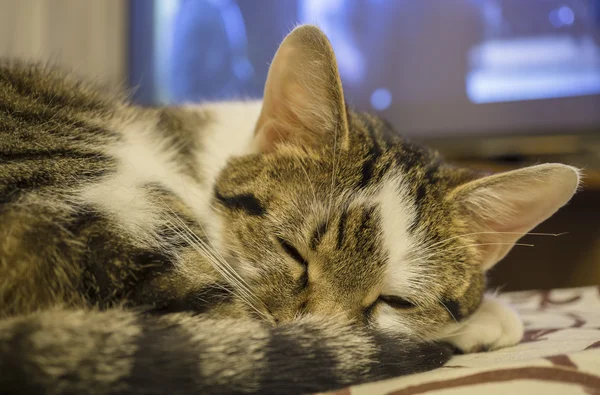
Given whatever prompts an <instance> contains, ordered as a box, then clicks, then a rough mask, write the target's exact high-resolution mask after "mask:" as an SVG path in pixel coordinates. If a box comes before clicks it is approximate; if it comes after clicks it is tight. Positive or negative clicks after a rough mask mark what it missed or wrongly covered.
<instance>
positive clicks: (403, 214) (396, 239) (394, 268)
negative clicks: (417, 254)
mask: <svg viewBox="0 0 600 395" xmlns="http://www.w3.org/2000/svg"><path fill="white" fill-rule="evenodd" d="M407 196H408V194H407V193H406V191H405V190H404V187H403V186H402V181H401V180H400V179H398V178H392V179H389V180H386V181H384V182H383V185H382V187H381V190H380V191H379V194H378V196H377V198H376V200H377V202H378V203H379V205H380V207H381V225H382V229H383V240H384V246H385V249H386V250H387V252H388V264H387V270H386V275H385V281H384V284H383V288H382V294H385V295H397V296H402V297H405V296H409V295H410V294H411V284H412V283H413V279H414V278H415V277H417V276H419V275H420V273H419V266H418V265H417V264H415V263H413V262H411V260H410V259H409V258H410V254H411V251H412V250H413V249H414V248H415V247H416V245H417V243H416V240H414V239H413V236H411V235H410V233H409V228H410V226H411V224H412V223H413V221H414V218H415V209H414V207H413V204H412V202H411V201H410V199H409V198H408V197H407Z"/></svg>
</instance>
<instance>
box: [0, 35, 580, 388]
mask: <svg viewBox="0 0 600 395" xmlns="http://www.w3.org/2000/svg"><path fill="white" fill-rule="evenodd" d="M578 182H579V175H578V171H577V170H576V169H575V168H572V167H569V166H565V165H560V164H546V165H539V166H534V167H529V168H524V169H521V170H516V171H512V172H507V173H503V174H498V175H483V174H479V173H476V172H473V171H470V170H467V169H461V168H455V167H452V166H450V165H448V164H446V163H444V162H443V161H442V160H441V158H440V157H439V156H438V154H437V153H435V152H433V151H430V150H428V149H425V148H422V147H419V146H416V145H413V144H411V143H409V142H407V141H406V140H405V139H404V138H402V137H400V136H398V135H397V134H396V133H394V131H393V130H392V128H391V127H390V125H389V124H387V123H385V122H384V121H382V120H381V119H379V118H377V117H375V116H373V115H369V114H364V113H359V112H354V111H351V110H350V109H349V108H348V107H347V106H346V104H345V102H344V96H343V93H342V85H341V82H340V78H339V74H338V71H337V65H336V61H335V57H334V54H333V51H332V48H331V46H330V44H329V42H328V40H327V38H326V37H325V36H324V34H323V33H322V32H321V31H320V30H319V29H318V28H316V27H312V26H301V27H298V28H296V29H295V30H293V31H292V33H290V34H289V35H288V37H287V38H286V39H285V40H284V42H283V43H282V44H281V46H280V48H279V50H278V52H277V54H276V55H275V58H274V60H273V63H272V65H271V68H270V71H269V74H268V79H267V82H266V86H265V92H264V100H263V101H262V102H227V103H214V104H206V105H202V106H187V107H185V106H184V107H178V108H170V107H164V108H155V109H148V108H138V107H136V106H134V105H132V104H130V103H128V101H127V99H126V98H123V97H119V96H115V95H114V94H108V93H106V92H105V91H102V90H101V89H98V88H95V87H94V86H92V85H91V84H88V83H84V82H81V81H79V80H78V79H76V78H75V77H72V76H69V75H63V74H62V73H61V72H58V71H56V70H54V69H51V68H48V67H43V66H36V65H28V64H23V63H15V62H7V61H5V62H3V63H2V65H1V66H0V392H1V393H72V394H79V393H97V394H104V393H144V394H147V393H157V394H158V393H160V394H163V393H177V394H183V393H222V394H225V393H227V394H231V393H253V392H260V393H265V394H269V393H270V394H281V393H286V394H294V393H310V392H316V391H323V390H327V389H333V388H339V387H343V386H346V385H350V384H356V383H360V382H365V381H371V380H378V379H383V378H388V377H392V376H397V375H402V374H408V373H413V372H419V371H424V370H428V369H433V368H435V367H438V366H441V365H442V364H444V363H445V361H446V360H447V359H448V358H449V357H450V356H451V354H452V351H453V350H455V349H459V350H462V351H463V352H473V351H480V350H482V349H492V350H493V349H497V348H501V347H505V346H510V345H513V344H515V343H517V342H518V341H519V339H520V338H521V335H522V332H523V329H522V325H521V321H520V320H519V318H518V316H517V315H516V314H515V313H514V312H513V311H512V310H511V309H510V308H509V307H507V306H505V305H504V304H502V303H501V302H499V301H498V300H497V299H494V298H493V297H492V296H484V290H485V272H486V271H487V270H488V269H490V268H491V267H492V266H493V265H494V264H495V263H496V262H498V261H499V260H500V259H502V258H503V257H504V256H505V255H506V254H507V253H508V251H509V250H510V249H511V247H512V246H513V245H514V243H515V242H516V241H517V240H518V239H519V238H520V237H521V236H523V235H524V234H525V233H527V232H529V231H530V230H531V229H532V228H533V227H534V226H536V225H537V224H538V223H540V222H541V221H543V220H545V219H546V218H548V217H549V216H550V215H552V214H553V213H554V212H555V211H556V210H557V209H559V208H560V207H561V206H562V205H564V204H565V203H566V202H567V201H568V200H569V199H570V198H571V196H572V195H573V193H574V192H575V190H576V188H577V185H578ZM448 344H451V345H453V346H449V345H448Z"/></svg>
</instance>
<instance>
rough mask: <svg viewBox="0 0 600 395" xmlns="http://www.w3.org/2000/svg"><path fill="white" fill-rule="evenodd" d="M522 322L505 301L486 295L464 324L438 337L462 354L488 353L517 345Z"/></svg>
mask: <svg viewBox="0 0 600 395" xmlns="http://www.w3.org/2000/svg"><path fill="white" fill-rule="evenodd" d="M523 332H524V329H523V322H522V321H521V318H520V317H519V315H518V314H517V313H516V311H514V310H513V309H512V308H511V307H510V306H508V305H507V304H505V303H504V302H502V301H500V300H498V299H496V298H494V297H492V296H490V295H486V296H485V297H484V300H483V302H482V303H481V306H480V307H479V309H477V311H475V313H473V315H471V316H470V317H469V318H467V319H466V320H465V321H464V322H463V323H460V324H454V325H451V326H449V327H448V328H446V329H445V330H444V331H443V333H442V335H441V336H440V338H443V339H444V340H446V341H448V342H450V343H452V344H453V345H454V346H456V347H457V348H459V349H460V350H462V351H463V352H465V353H472V352H479V351H488V350H489V351H491V350H497V349H500V348H504V347H510V346H514V345H515V344H518V343H519V341H520V340H521V338H522V337H523Z"/></svg>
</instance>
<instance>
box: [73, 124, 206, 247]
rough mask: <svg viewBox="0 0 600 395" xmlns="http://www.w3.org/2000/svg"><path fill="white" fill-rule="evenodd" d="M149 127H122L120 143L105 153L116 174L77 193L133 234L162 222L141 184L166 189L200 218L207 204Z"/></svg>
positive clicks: (149, 229) (204, 196) (162, 142)
mask: <svg viewBox="0 0 600 395" xmlns="http://www.w3.org/2000/svg"><path fill="white" fill-rule="evenodd" d="M153 126H154V125H153V124H146V123H133V124H130V125H128V126H126V128H127V129H125V130H124V131H123V136H124V141H122V142H119V143H117V144H115V145H114V146H111V147H109V148H108V154H109V155H111V156H112V157H113V158H115V159H116V160H117V161H118V169H117V172H116V173H115V174H112V175H110V176H109V177H107V178H106V179H105V180H104V181H102V182H100V183H96V184H93V185H90V186H86V187H84V188H83V189H82V191H81V192H80V198H81V199H82V200H83V201H84V202H86V203H91V204H93V205H96V206H98V207H100V208H101V209H103V210H104V211H106V212H108V213H110V214H112V215H113V216H114V218H116V219H117V220H118V221H119V222H120V223H121V224H122V225H123V226H124V227H125V228H126V229H127V230H129V231H130V232H132V234H136V235H137V234H138V233H139V232H142V234H143V233H145V234H147V233H148V232H150V231H152V230H153V229H155V227H156V226H157V225H158V224H159V223H160V221H162V220H163V218H161V217H160V215H159V210H160V207H154V206H153V204H152V203H151V202H150V201H149V200H148V199H147V196H146V191H145V190H144V188H143V186H144V185H147V184H149V183H157V184H159V185H161V186H163V187H164V188H167V189H169V190H170V191H172V192H173V193H175V194H176V195H177V196H179V197H180V198H181V199H182V200H183V201H184V202H185V203H186V204H187V205H188V206H189V207H190V208H191V209H192V210H193V212H194V214H196V215H198V216H200V217H201V216H203V215H205V213H206V208H207V202H208V197H207V192H206V190H205V189H203V188H200V186H199V185H198V184H197V182H195V181H194V180H192V179H191V178H190V177H188V176H187V175H185V174H184V173H183V172H181V169H180V167H179V166H178V165H177V162H176V160H175V155H176V152H175V151H173V149H172V148H170V145H169V143H168V142H167V141H163V140H160V139H158V138H157V137H156V136H155V135H153V134H151V133H150V132H151V128H152V127H153ZM140 236H141V235H140Z"/></svg>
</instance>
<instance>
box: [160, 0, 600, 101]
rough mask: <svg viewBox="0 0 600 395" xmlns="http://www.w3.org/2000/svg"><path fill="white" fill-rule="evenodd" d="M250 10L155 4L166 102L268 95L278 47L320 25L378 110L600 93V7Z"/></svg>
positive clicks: (368, 1)
mask: <svg viewBox="0 0 600 395" xmlns="http://www.w3.org/2000/svg"><path fill="white" fill-rule="evenodd" d="M249 3H250V2H246V1H242V0H237V1H236V0H156V1H155V4H157V6H156V9H157V10H159V11H160V14H161V15H158V14H157V15H156V20H155V24H156V25H157V26H158V30H160V31H159V37H158V38H155V41H156V42H157V44H158V45H159V46H160V48H158V49H157V51H156V56H157V58H158V59H157V61H156V64H157V65H158V66H157V67H158V68H159V70H158V71H159V72H158V77H159V79H160V81H159V83H158V84H157V85H158V86H159V89H158V91H159V92H160V95H161V97H163V98H164V99H165V101H172V102H184V101H197V100H203V99H215V98H217V99H218V98H230V97H240V96H246V97H247V96H260V95H261V94H262V87H263V85H264V80H265V78H266V71H267V70H268V63H269V62H270V60H271V56H272V54H273V51H274V48H276V44H277V43H278V42H279V41H280V40H281V38H282V37H283V36H284V35H285V33H286V32H288V31H289V30H290V28H291V27H293V26H294V24H295V23H298V22H309V23H317V24H319V25H320V27H321V28H322V29H323V30H324V31H325V32H326V34H327V35H328V37H329V39H330V41H331V43H332V45H333V47H334V50H335V52H336V56H337V59H338V66H339V69H340V73H341V75H342V80H343V82H344V85H345V87H347V88H348V91H349V92H352V94H353V95H355V101H356V98H358V99H359V100H358V101H360V100H362V102H363V103H366V104H367V105H368V106H369V107H370V108H371V109H373V110H376V111H387V110H392V109H393V108H394V106H395V105H400V104H398V103H403V102H415V103H426V102H440V101H446V102H449V101H452V100H454V101H463V102H465V103H475V104H481V103H495V102H511V101H522V100H539V99H549V98H562V97H573V96H585V95H597V94H600V1H598V0H453V1H452V2H449V1H443V2H442V1H431V0H286V1H271V0H270V1H258V2H251V3H252V6H251V7H250V6H249ZM444 7H445V8H444ZM165 10H168V11H169V12H166V11H165ZM449 13H450V14H449ZM267 14H268V15H267ZM442 14H443V15H448V17H445V18H438V19H436V15H442ZM278 15H282V16H278ZM283 15H285V17H284V16H283ZM166 18H170V19H169V20H168V21H166ZM265 32H267V33H265ZM436 35H439V36H436ZM441 36H443V37H441ZM444 51H446V52H444ZM436 56H437V57H436Z"/></svg>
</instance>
